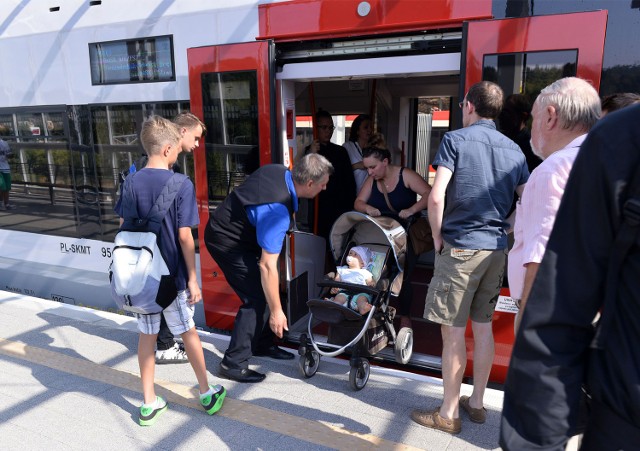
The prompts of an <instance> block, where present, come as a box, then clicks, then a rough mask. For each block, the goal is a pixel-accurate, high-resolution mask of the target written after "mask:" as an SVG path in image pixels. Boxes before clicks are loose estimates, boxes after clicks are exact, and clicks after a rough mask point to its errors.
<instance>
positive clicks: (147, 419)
mask: <svg viewBox="0 0 640 451" xmlns="http://www.w3.org/2000/svg"><path fill="white" fill-rule="evenodd" d="M167 407H168V404H167V401H165V400H164V399H163V398H162V397H161V396H156V402H155V407H145V405H144V404H143V405H142V406H140V416H139V418H138V422H139V423H140V426H151V425H152V424H153V423H155V422H156V420H157V419H158V417H159V416H160V415H162V414H163V413H164V412H165V411H166V410H167Z"/></svg>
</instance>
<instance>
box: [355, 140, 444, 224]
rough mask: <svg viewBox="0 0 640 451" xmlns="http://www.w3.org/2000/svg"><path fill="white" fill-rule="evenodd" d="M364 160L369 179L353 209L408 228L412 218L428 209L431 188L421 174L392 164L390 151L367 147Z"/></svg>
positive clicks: (363, 155) (363, 154)
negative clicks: (395, 221)
mask: <svg viewBox="0 0 640 451" xmlns="http://www.w3.org/2000/svg"><path fill="white" fill-rule="evenodd" d="M362 157H363V158H362V161H363V163H364V167H365V169H366V170H367V172H368V173H369V177H368V178H367V180H365V182H364V185H362V189H361V190H360V193H359V194H358V197H357V198H356V202H355V204H354V208H355V209H356V210H357V211H360V212H362V213H366V214H368V215H369V216H389V217H392V218H394V219H395V220H397V221H398V222H400V223H401V224H402V225H404V226H406V225H407V222H408V220H409V218H411V217H412V216H416V215H419V214H420V212H421V211H422V210H424V209H426V208H427V199H428V197H429V193H430V192H431V187H430V186H429V184H428V183H427V182H426V181H425V180H424V179H423V178H422V176H421V175H420V174H418V173H417V172H416V171H414V170H412V169H409V168H403V167H401V166H397V165H394V164H391V154H390V152H389V150H387V149H383V148H379V147H367V148H366V149H364V150H363V152H362ZM385 192H386V193H387V197H388V199H389V202H387V200H386V199H385V196H384V193H385ZM418 196H420V200H418ZM389 204H390V205H389Z"/></svg>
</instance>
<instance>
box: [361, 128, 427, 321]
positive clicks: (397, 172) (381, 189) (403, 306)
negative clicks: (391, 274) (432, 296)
mask: <svg viewBox="0 0 640 451" xmlns="http://www.w3.org/2000/svg"><path fill="white" fill-rule="evenodd" d="M362 156H363V159H362V161H363V164H364V167H365V168H366V169H367V173H368V174H369V177H368V178H367V179H366V180H365V182H364V185H363V186H362V189H361V190H360V192H359V193H358V197H357V198H356V201H355V203H354V208H355V209H356V210H357V211H359V212H362V213H366V214H368V215H369V216H374V217H375V216H388V217H391V218H393V219H395V220H397V221H398V222H400V224H402V225H403V227H404V228H405V229H408V227H409V226H410V224H411V222H412V221H413V220H415V219H416V218H417V217H419V216H420V214H421V212H422V210H425V209H426V208H427V199H428V197H429V193H430V192H431V187H430V186H429V184H428V183H427V182H426V181H425V180H424V179H423V178H422V176H421V175H420V174H418V173H417V172H416V171H414V170H413V169H410V168H405V167H402V166H398V165H395V164H392V163H391V153H390V152H389V150H388V149H387V148H386V144H385V143H384V138H383V137H382V135H380V134H375V135H373V136H372V138H371V144H370V145H369V146H368V147H366V148H365V149H364V150H363V152H362ZM418 196H420V199H418ZM417 259H418V256H417V255H415V253H414V251H413V246H411V245H409V246H407V256H406V259H405V267H404V279H403V282H402V289H401V291H400V296H399V305H398V307H399V308H398V316H399V317H400V327H411V320H410V319H409V317H410V313H411V312H410V310H411V298H412V295H413V293H412V290H411V283H410V279H411V274H412V273H413V269H414V268H415V264H416V262H417Z"/></svg>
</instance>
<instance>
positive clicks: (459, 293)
mask: <svg viewBox="0 0 640 451" xmlns="http://www.w3.org/2000/svg"><path fill="white" fill-rule="evenodd" d="M506 255H507V250H506V249H504V250H497V251H485V250H474V249H454V248H452V247H451V246H450V245H448V244H446V243H445V245H444V248H443V249H442V250H441V251H440V253H436V259H435V270H434V273H433V279H431V283H430V284H429V291H428V292H427V301H426V303H425V306H424V318H425V319H428V320H429V321H433V322H435V323H439V324H443V325H445V326H454V327H465V326H466V325H467V321H468V319H469V318H471V320H472V321H474V322H477V323H489V322H491V320H492V319H493V312H494V310H495V308H496V302H497V300H498V295H499V294H500V288H501V287H502V276H503V273H504V265H505V257H506Z"/></svg>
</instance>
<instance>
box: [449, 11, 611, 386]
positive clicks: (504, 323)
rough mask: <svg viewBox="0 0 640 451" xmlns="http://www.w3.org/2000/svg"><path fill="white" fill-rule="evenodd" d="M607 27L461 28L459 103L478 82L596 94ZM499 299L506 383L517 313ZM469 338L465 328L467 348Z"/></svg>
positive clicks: (593, 17) (500, 360) (497, 373)
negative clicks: (585, 87)
mask: <svg viewBox="0 0 640 451" xmlns="http://www.w3.org/2000/svg"><path fill="white" fill-rule="evenodd" d="M606 26H607V11H593V12H584V13H571V14H558V15H549V16H533V17H524V18H517V19H501V20H486V21H473V22H465V23H464V25H463V49H462V55H463V56H462V62H461V63H462V64H461V69H462V77H461V83H460V84H461V86H460V99H461V100H462V99H463V98H464V95H465V93H466V92H467V91H468V90H469V88H470V87H471V85H473V84H474V83H477V82H479V81H482V80H489V81H493V82H495V83H497V84H498V85H500V86H501V87H502V89H503V90H504V91H505V96H507V95H509V94H512V93H523V94H527V95H528V96H529V97H530V99H531V100H532V101H533V100H535V98H536V96H537V95H538V93H539V92H540V90H541V89H542V88H544V87H545V86H547V85H548V84H550V83H552V82H553V81H555V80H557V79H559V78H562V77H567V76H577V77H580V78H583V79H585V80H588V81H589V82H591V84H592V85H593V86H594V87H595V88H596V90H598V89H599V87H600V77H601V74H602V59H603V52H604V40H605V33H606ZM458 113H459V112H458ZM501 294H502V296H500V298H499V300H498V305H497V307H496V314H495V316H494V320H493V331H494V336H495V341H496V347H495V349H496V355H495V358H494V364H493V368H492V374H491V377H490V379H491V380H493V381H504V379H505V377H506V371H507V367H508V365H509V359H510V357H511V349H512V346H513V342H514V334H513V319H514V313H515V312H516V307H515V305H514V302H513V300H512V299H511V298H510V297H509V290H508V288H503V290H502V293H501ZM471 337H472V334H471V327H470V325H469V326H468V328H467V338H468V342H469V343H468V344H469V345H470V347H471V346H472V340H471ZM469 355H471V354H469ZM471 369H472V365H467V370H468V371H471Z"/></svg>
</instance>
